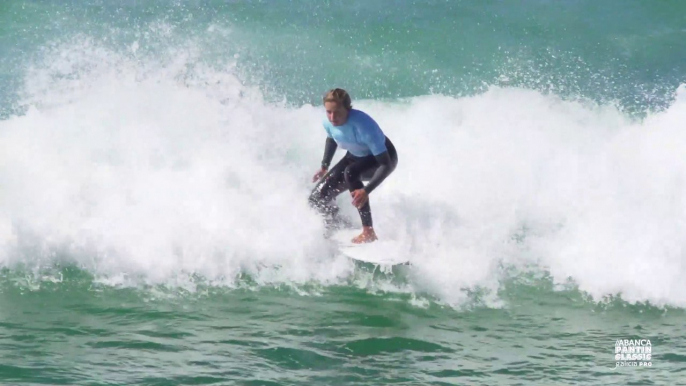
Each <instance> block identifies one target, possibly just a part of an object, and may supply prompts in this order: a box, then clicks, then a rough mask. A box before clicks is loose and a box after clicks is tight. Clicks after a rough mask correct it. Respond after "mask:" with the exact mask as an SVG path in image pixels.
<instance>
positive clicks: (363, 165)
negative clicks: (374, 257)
mask: <svg viewBox="0 0 686 386" xmlns="http://www.w3.org/2000/svg"><path fill="white" fill-rule="evenodd" d="M377 167H378V163H377V162H376V158H375V157H374V156H368V157H361V158H357V159H355V162H353V163H351V164H350V165H348V166H347V167H346V168H345V173H344V175H345V181H346V185H347V186H348V190H349V191H350V192H352V191H354V190H357V189H362V188H364V184H363V183H362V181H361V177H362V174H363V173H367V172H368V171H369V170H371V171H372V172H373V170H375V169H376V168H377ZM357 211H358V213H359V214H360V220H362V234H360V235H359V236H357V237H355V238H354V239H353V240H352V241H353V242H354V243H362V242H371V241H374V240H376V239H377V237H376V233H375V232H374V228H373V223H372V208H371V205H370V204H369V200H367V202H366V203H365V204H364V205H363V206H362V207H360V208H357Z"/></svg>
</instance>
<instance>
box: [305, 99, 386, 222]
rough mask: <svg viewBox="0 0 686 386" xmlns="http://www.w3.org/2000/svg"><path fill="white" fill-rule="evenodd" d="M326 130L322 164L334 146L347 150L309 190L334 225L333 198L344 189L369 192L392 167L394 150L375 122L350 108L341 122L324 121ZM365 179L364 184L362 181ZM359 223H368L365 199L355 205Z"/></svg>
mask: <svg viewBox="0 0 686 386" xmlns="http://www.w3.org/2000/svg"><path fill="white" fill-rule="evenodd" d="M324 129H325V130H326V133H327V138H326V145H325V147H324V157H323V160H322V167H323V168H328V167H329V164H330V163H331V160H332V159H333V156H334V153H335V152H336V149H337V148H338V147H341V148H342V149H344V150H347V153H346V154H345V156H344V157H343V158H342V159H341V160H340V161H339V162H338V163H337V164H336V165H335V166H334V167H333V168H331V170H329V172H328V173H326V175H324V177H323V178H322V179H321V180H320V181H319V182H318V183H317V185H316V186H315V188H314V189H313V190H312V193H311V194H310V198H309V202H310V205H312V206H313V207H315V208H317V209H318V210H319V211H320V212H321V213H322V214H326V215H329V218H328V219H327V221H328V222H329V225H337V222H338V220H339V219H338V207H337V206H336V204H335V198H336V197H337V196H338V195H339V194H340V193H342V192H343V191H344V190H346V189H347V190H348V191H350V192H352V191H354V190H357V189H364V190H365V191H366V192H367V193H371V192H372V191H373V190H374V189H376V188H377V187H378V186H379V184H381V182H382V181H383V180H384V179H385V178H386V177H388V175H389V174H391V173H392V172H393V170H395V167H396V165H397V164H398V154H397V153H396V150H395V147H394V146H393V143H391V141H390V140H389V139H388V137H386V135H384V133H383V132H382V131H381V128H380V127H379V125H378V124H377V123H376V122H375V121H374V120H373V119H372V118H371V117H370V116H369V115H367V114H365V113H364V112H362V111H359V110H355V109H353V110H350V112H349V114H348V120H347V121H346V122H345V124H343V125H341V126H334V125H333V124H331V123H330V122H329V121H328V120H325V121H324ZM363 180H364V181H369V182H368V183H367V185H366V186H365V185H364V184H363V183H362V181H363ZM358 212H359V213H360V219H361V220H362V225H363V226H372V213H371V207H370V205H369V200H367V202H366V203H365V204H364V205H363V206H362V207H361V208H358Z"/></svg>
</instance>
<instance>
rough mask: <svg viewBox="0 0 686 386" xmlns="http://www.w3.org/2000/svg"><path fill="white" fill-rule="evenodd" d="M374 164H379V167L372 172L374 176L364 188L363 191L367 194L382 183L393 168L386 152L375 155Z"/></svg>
mask: <svg viewBox="0 0 686 386" xmlns="http://www.w3.org/2000/svg"><path fill="white" fill-rule="evenodd" d="M375 157H376V162H378V163H379V167H378V168H376V171H375V172H374V175H373V176H372V178H371V180H369V182H368V183H367V185H366V186H365V187H364V190H365V191H366V192H367V194H369V193H371V192H372V190H374V189H376V187H377V186H379V185H380V184H381V182H383V180H385V179H386V177H388V176H389V175H390V174H391V173H392V172H393V166H392V165H391V156H390V155H389V154H388V151H385V152H383V153H381V154H379V155H376V156H375Z"/></svg>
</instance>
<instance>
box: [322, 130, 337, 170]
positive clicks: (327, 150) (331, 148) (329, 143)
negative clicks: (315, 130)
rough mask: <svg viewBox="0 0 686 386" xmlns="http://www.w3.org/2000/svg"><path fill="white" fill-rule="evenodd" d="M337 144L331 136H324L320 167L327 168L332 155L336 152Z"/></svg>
mask: <svg viewBox="0 0 686 386" xmlns="http://www.w3.org/2000/svg"><path fill="white" fill-rule="evenodd" d="M337 148H338V144H337V143H336V141H334V139H333V138H331V137H326V144H325V145H324V158H322V169H329V165H331V160H332V159H333V155H334V154H335V153H336V149H337Z"/></svg>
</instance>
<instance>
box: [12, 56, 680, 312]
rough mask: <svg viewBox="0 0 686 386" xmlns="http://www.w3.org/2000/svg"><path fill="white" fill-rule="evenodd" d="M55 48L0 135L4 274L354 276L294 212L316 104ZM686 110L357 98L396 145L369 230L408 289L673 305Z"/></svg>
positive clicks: (487, 96) (528, 96) (319, 147)
mask: <svg viewBox="0 0 686 386" xmlns="http://www.w3.org/2000/svg"><path fill="white" fill-rule="evenodd" d="M54 50H55V54H53V55H51V54H50V53H49V52H48V53H47V54H46V57H47V59H48V60H46V61H45V62H44V63H40V64H36V65H35V67H34V68H33V69H31V70H30V71H29V72H28V75H27V80H26V85H25V88H24V93H25V97H24V101H25V103H26V104H27V105H28V106H30V108H29V109H28V111H27V112H26V113H25V114H23V115H21V116H15V117H11V118H10V119H7V120H4V121H0V147H1V149H0V186H1V187H2V191H1V193H0V194H1V200H0V264H2V265H3V266H12V265H14V264H17V263H22V264H28V265H29V266H40V265H45V264H50V263H52V262H54V260H56V259H66V260H69V261H71V262H74V263H76V264H79V265H81V266H83V267H84V268H85V269H88V270H91V271H92V272H93V273H94V274H95V275H102V276H107V277H110V278H126V277H128V278H131V277H134V278H138V279H136V280H145V281H148V282H154V283H159V282H162V283H164V282H171V281H173V280H176V279H174V278H175V277H178V275H179V274H180V273H184V272H186V273H195V274H198V275H202V276H204V277H206V278H208V279H209V280H225V281H226V282H227V283H230V282H231V281H232V280H234V278H235V277H236V275H238V274H239V273H240V272H248V273H251V274H252V275H253V276H254V277H255V278H256V280H257V281H258V282H262V283H274V282H301V281H310V280H315V281H320V282H322V283H324V284H326V283H332V282H340V280H342V279H345V278H346V277H348V276H349V275H350V273H351V271H352V265H351V264H350V263H349V262H347V260H345V259H344V258H343V257H341V256H337V255H336V253H335V251H332V250H331V248H330V246H329V244H328V243H327V242H326V241H325V240H324V239H323V238H322V232H323V227H322V224H321V222H320V220H319V218H318V216H317V215H316V214H315V213H314V212H313V210H312V209H310V208H309V207H308V205H307V202H306V198H307V195H308V194H309V189H311V187H312V184H311V182H310V178H311V175H312V174H313V173H314V172H315V170H316V168H317V166H318V164H319V161H320V159H321V155H322V152H323V143H324V132H323V130H322V128H321V120H322V118H323V117H324V116H323V110H322V109H321V107H319V106H303V107H301V108H292V107H287V106H285V105H274V104H271V103H267V102H265V100H263V98H262V97H261V94H260V93H259V92H258V91H256V90H255V89H252V88H249V87H246V86H244V85H242V84H241V83H240V82H239V81H238V80H237V78H236V77H234V76H233V75H232V72H231V68H230V67H229V68H227V69H225V70H221V71H218V70H216V69H215V70H213V69H210V68H207V67H203V66H202V65H199V64H196V65H194V66H193V69H192V70H188V68H187V66H186V63H187V62H188V61H192V60H193V58H192V57H189V56H180V57H179V59H178V60H177V61H175V62H171V63H165V64H164V65H162V64H156V63H152V62H149V63H148V62H144V63H141V62H140V61H136V60H133V59H131V58H128V57H126V56H122V55H119V54H116V53H113V52H110V51H107V50H105V49H103V48H99V47H97V46H94V45H92V44H89V43H81V44H79V45H76V46H74V45H67V46H62V47H56V48H54ZM321 91H322V90H313V91H312V92H313V93H320V92H321ZM685 99H686V92H684V89H683V87H682V88H681V90H680V92H679V94H678V97H677V99H676V101H675V102H674V104H673V105H672V106H671V107H670V108H669V109H668V110H667V111H665V112H662V113H658V114H654V115H652V116H649V117H648V118H647V119H645V120H644V121H643V122H634V121H631V120H629V119H627V118H626V117H625V116H624V115H623V114H622V113H620V112H619V111H617V110H616V109H614V108H612V107H611V106H604V107H603V106H601V107H598V106H595V107H594V106H590V107H589V106H584V105H581V104H579V103H576V102H566V101H562V100H559V99H558V98H556V97H554V96H550V95H542V94H540V93H538V92H534V91H530V90H523V89H501V88H491V89H490V90H489V91H487V92H485V93H483V94H481V95H478V96H473V97H464V98H457V99H456V98H452V97H445V96H424V97H417V98H413V99H410V100H405V101H395V102H379V101H361V100H355V101H354V104H355V107H356V108H360V109H362V110H364V111H366V112H368V113H370V114H371V115H372V116H373V117H374V118H375V119H376V120H377V121H378V122H379V123H380V125H381V127H382V128H383V129H384V130H385V131H386V133H387V135H388V136H389V137H390V138H391V139H392V140H393V142H394V143H395V145H396V147H397V149H398V151H399V165H398V168H397V170H396V172H395V173H394V174H393V175H391V176H390V177H389V179H388V180H387V181H386V182H384V183H383V185H382V186H381V187H380V188H379V189H377V191H375V192H374V193H373V194H372V208H373V214H374V221H375V226H376V228H377V232H378V234H379V236H380V237H382V238H385V239H394V240H397V241H398V242H399V243H404V244H405V245H406V248H405V250H406V251H407V256H408V258H409V259H410V260H411V261H412V263H413V268H412V269H413V273H412V275H411V280H412V283H411V285H412V287H413V288H415V289H416V290H417V291H425V292H429V293H431V294H433V295H435V296H437V297H439V298H441V299H443V300H444V301H446V302H448V303H459V302H460V301H461V300H463V299H464V297H465V295H464V293H463V291H462V289H464V288H474V287H477V286H479V287H486V288H490V289H493V290H494V289H496V288H497V286H498V283H499V280H500V279H501V272H502V271H501V269H500V267H501V265H502V264H505V265H510V266H515V267H520V268H522V269H524V268H525V267H527V266H531V265H533V266H536V267H539V268H542V269H547V270H549V271H550V273H551V274H552V276H553V277H554V279H555V280H556V281H558V282H564V281H566V280H567V279H569V278H571V279H573V280H574V281H575V282H576V283H577V284H578V285H579V287H580V288H581V289H582V290H584V291H588V292H589V293H590V294H592V295H593V296H595V297H597V298H599V297H601V296H603V295H608V294H617V293H621V294H622V296H623V297H624V298H625V299H627V300H630V301H651V302H655V303H660V304H671V305H677V306H686V284H685V283H686V282H685V281H684V280H683V277H684V274H686V267H685V266H684V263H683V261H684V254H683V250H684V246H685V245H686V244H685V243H686V229H685V220H686V211H685V209H686V206H685V202H684V197H685V194H684V193H686V192H684V176H686V159H685V157H684V156H683V154H684V153H685V152H686V133H684V132H683V127H684V126H685V125H684V123H686V100H685ZM341 155H342V154H341V152H340V151H339V153H338V154H337V157H336V159H338V157H340V156H341ZM349 201H350V199H349V197H348V196H347V195H342V196H341V197H340V198H339V203H340V204H341V205H342V208H343V211H344V212H346V213H347V214H349V215H351V216H354V215H355V212H354V210H353V208H352V207H351V206H350V205H349ZM127 280H129V279H121V280H119V281H118V282H125V281H127Z"/></svg>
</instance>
